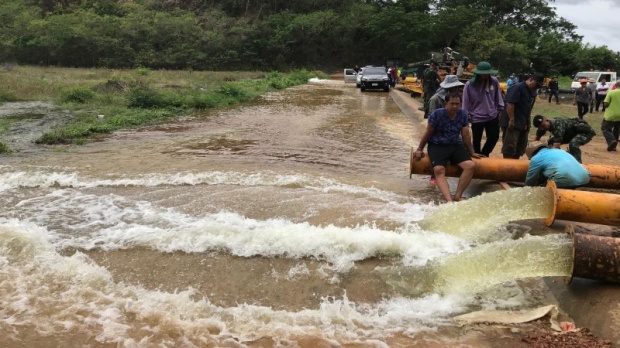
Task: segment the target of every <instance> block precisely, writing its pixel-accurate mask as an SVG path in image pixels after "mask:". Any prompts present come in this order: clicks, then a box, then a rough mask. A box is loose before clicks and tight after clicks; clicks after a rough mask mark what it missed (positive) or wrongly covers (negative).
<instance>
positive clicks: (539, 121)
mask: <svg viewBox="0 0 620 348" xmlns="http://www.w3.org/2000/svg"><path fill="white" fill-rule="evenodd" d="M532 123H533V125H534V127H536V128H538V130H537V131H536V140H540V138H541V137H542V136H543V135H545V133H547V131H549V132H550V133H551V135H552V136H551V137H549V140H548V141H547V143H548V145H549V147H553V148H556V149H559V148H560V145H562V144H568V152H569V153H570V154H571V155H573V157H575V159H576V160H577V161H578V162H579V163H581V149H579V146H581V145H585V144H587V143H589V142H590V140H592V137H594V136H595V135H596V133H595V132H594V129H592V127H590V125H588V123H587V122H586V121H584V120H581V119H578V118H555V119H548V118H546V117H544V116H542V115H536V116H534V120H533V122H532Z"/></svg>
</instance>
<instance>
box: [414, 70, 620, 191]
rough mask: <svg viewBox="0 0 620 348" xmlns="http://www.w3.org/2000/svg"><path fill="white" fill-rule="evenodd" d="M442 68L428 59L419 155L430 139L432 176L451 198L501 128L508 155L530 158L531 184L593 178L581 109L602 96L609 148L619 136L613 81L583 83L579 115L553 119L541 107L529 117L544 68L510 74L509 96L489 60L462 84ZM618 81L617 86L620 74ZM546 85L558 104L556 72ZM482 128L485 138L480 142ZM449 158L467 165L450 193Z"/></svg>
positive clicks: (569, 184)
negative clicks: (584, 151) (521, 75)
mask: <svg viewBox="0 0 620 348" xmlns="http://www.w3.org/2000/svg"><path fill="white" fill-rule="evenodd" d="M437 70H438V66H437V64H434V63H431V66H430V68H429V69H427V70H426V71H425V72H424V111H425V118H428V124H427V128H426V130H425V132H424V134H423V135H422V138H421V139H420V143H419V145H418V148H417V149H416V151H415V153H414V159H415V160H420V159H421V158H422V157H424V156H425V153H424V148H425V147H426V146H428V149H427V153H428V156H429V159H430V162H431V167H432V169H433V171H432V179H433V180H434V181H435V183H436V184H437V187H438V189H439V191H440V192H441V194H442V196H443V197H444V198H445V199H446V201H449V202H450V201H459V200H461V199H463V192H464V191H465V189H466V188H467V186H468V185H469V183H470V181H471V179H472V177H473V173H474V171H475V168H476V162H474V161H473V159H472V158H480V157H488V156H489V155H490V154H491V153H492V152H493V150H494V148H495V146H496V145H497V142H498V140H499V137H500V131H501V136H502V148H501V153H502V156H503V157H504V158H509V159H519V158H520V157H521V156H523V155H527V157H528V158H529V159H530V166H529V169H528V173H527V177H526V180H525V183H526V185H541V184H546V182H547V181H549V180H553V181H554V182H555V183H556V185H557V187H562V188H574V187H578V186H581V185H585V184H587V183H588V182H589V180H590V176H589V175H590V174H589V173H588V172H587V170H586V169H585V168H584V167H583V166H582V165H581V162H582V159H581V150H580V146H582V145H584V144H587V143H588V142H590V141H591V140H592V138H593V137H594V136H595V135H596V133H595V131H594V129H592V127H591V126H590V125H588V123H587V122H585V121H584V120H583V117H582V116H583V114H585V113H586V112H587V111H588V107H589V108H590V111H591V110H592V109H594V108H597V107H598V105H599V104H602V106H603V111H604V112H605V115H604V119H603V123H602V126H601V130H602V132H603V136H604V137H605V140H606V141H607V145H608V147H607V151H616V148H617V146H618V142H620V88H617V89H615V88H610V86H608V85H607V83H606V81H604V80H602V81H601V83H600V84H595V85H596V89H595V90H592V89H590V88H588V87H587V86H585V83H583V84H582V85H583V88H582V89H581V91H585V92H583V95H585V96H586V97H585V99H583V100H582V99H580V97H581V96H582V93H581V92H580V91H578V92H576V93H575V99H574V101H575V104H577V103H580V107H579V110H580V113H583V114H581V115H580V117H578V118H555V119H549V118H547V117H545V116H542V115H536V116H535V117H534V118H533V119H532V108H533V106H534V103H535V101H536V99H537V96H538V90H539V89H540V88H541V87H542V86H543V83H544V80H545V79H544V76H543V75H542V74H537V73H534V74H532V75H530V76H528V77H526V78H525V79H524V81H522V82H516V83H515V82H514V80H513V83H512V84H511V86H510V87H509V88H508V92H507V94H506V96H505V99H504V98H502V94H501V90H500V86H499V81H498V79H497V78H496V77H495V76H493V75H495V74H497V70H494V69H492V68H491V65H490V64H489V63H488V62H480V63H479V64H478V65H477V67H476V69H475V70H474V71H473V74H474V75H473V77H472V78H471V79H470V80H468V81H467V82H466V83H465V84H463V83H462V82H461V81H459V79H458V77H457V76H456V75H446V76H445V78H444V79H443V81H442V82H441V83H440V82H439V81H440V79H439V74H438V72H437ZM513 75H514V74H513ZM606 85H607V86H606ZM615 86H618V87H620V81H619V82H617V83H616V85H615ZM615 86H614V87H615ZM548 87H549V88H550V92H551V93H550V95H549V102H551V98H552V97H553V96H555V98H556V103H558V104H559V100H558V99H559V98H558V96H557V93H558V92H559V88H558V86H557V77H554V78H553V79H552V80H551V82H550V83H549V85H548ZM433 88H434V89H435V90H433ZM593 91H594V92H596V94H594V93H593ZM431 92H433V93H432V94H431ZM593 96H596V97H593ZM601 96H603V97H601ZM595 98H597V99H595ZM601 98H602V99H601ZM531 126H533V128H534V129H535V130H536V134H535V137H534V141H533V142H530V141H529V139H530V130H531V128H532V127H531ZM470 127H471V131H470V130H469V128H470ZM547 132H550V133H551V136H549V138H548V140H547V142H546V143H541V142H540V139H541V138H542V136H544V135H545V134H546V133H547ZM484 135H486V141H485V142H484V143H483V141H482V139H483V136H484ZM564 144H567V145H568V151H564V150H563V149H561V148H560V147H561V145H564ZM449 163H450V164H453V165H458V166H459V167H460V168H461V169H462V172H461V175H460V177H459V182H458V185H457V188H456V191H455V193H454V195H451V192H450V188H449V185H448V181H447V178H446V175H445V174H446V167H447V165H448V164H449Z"/></svg>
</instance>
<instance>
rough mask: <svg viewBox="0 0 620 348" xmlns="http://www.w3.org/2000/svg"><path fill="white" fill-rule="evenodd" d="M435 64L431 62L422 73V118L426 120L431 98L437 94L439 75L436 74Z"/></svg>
mask: <svg viewBox="0 0 620 348" xmlns="http://www.w3.org/2000/svg"><path fill="white" fill-rule="evenodd" d="M437 68H438V66H437V63H436V62H434V61H432V62H431V65H430V67H429V68H428V69H426V70H425V71H424V77H423V80H422V83H423V87H424V118H428V106H429V101H430V99H431V97H432V96H433V95H434V94H435V92H437V88H438V87H439V74H438V73H437Z"/></svg>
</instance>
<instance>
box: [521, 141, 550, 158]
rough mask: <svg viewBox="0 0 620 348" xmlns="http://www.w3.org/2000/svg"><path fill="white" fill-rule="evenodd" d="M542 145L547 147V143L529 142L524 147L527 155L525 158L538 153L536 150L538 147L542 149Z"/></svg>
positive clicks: (538, 149)
mask: <svg viewBox="0 0 620 348" xmlns="http://www.w3.org/2000/svg"><path fill="white" fill-rule="evenodd" d="M543 147H547V144H544V143H541V142H540V141H533V142H531V143H530V146H528V148H527V149H525V154H526V155H527V158H529V159H532V157H534V155H535V154H536V153H538V151H540V149H542V148H543Z"/></svg>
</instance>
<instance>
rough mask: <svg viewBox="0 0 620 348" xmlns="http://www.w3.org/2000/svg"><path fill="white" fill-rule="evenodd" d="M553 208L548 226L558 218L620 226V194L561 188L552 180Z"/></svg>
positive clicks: (546, 222) (547, 220)
mask: <svg viewBox="0 0 620 348" xmlns="http://www.w3.org/2000/svg"><path fill="white" fill-rule="evenodd" d="M547 187H548V188H549V189H550V190H551V191H552V192H553V210H552V214H551V216H549V217H548V218H547V219H546V220H545V224H546V225H547V226H551V225H553V222H554V221H555V220H556V219H559V220H569V221H576V222H586V223H595V224H601V225H609V226H620V209H618V207H620V195H615V194H609V193H600V192H589V191H579V190H561V189H558V188H557V187H556V186H555V183H554V182H552V181H550V182H549V183H548V184H547Z"/></svg>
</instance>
